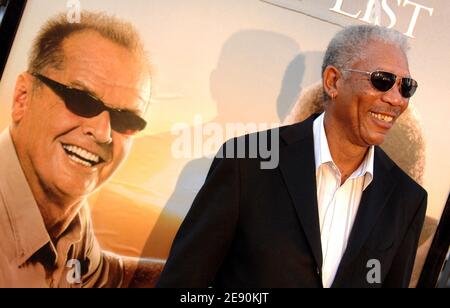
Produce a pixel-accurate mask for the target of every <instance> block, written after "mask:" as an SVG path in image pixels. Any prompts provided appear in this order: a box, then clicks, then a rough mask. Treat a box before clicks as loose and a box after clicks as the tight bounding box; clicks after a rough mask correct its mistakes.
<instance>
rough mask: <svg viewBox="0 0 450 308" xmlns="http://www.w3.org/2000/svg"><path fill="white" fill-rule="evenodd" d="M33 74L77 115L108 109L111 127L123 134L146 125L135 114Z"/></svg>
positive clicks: (98, 112) (131, 133)
mask: <svg viewBox="0 0 450 308" xmlns="http://www.w3.org/2000/svg"><path fill="white" fill-rule="evenodd" d="M33 76H35V77H36V78H38V79H39V80H41V81H42V82H43V83H45V84H46V85H47V86H48V87H50V88H51V89H52V90H53V91H54V92H55V94H57V95H58V96H59V97H60V98H61V99H62V100H63V101H64V104H65V105H66V108H67V109H68V110H69V111H70V112H72V113H74V114H76V115H77V116H80V117H84V118H93V117H95V116H98V115H99V114H100V113H102V112H104V111H108V112H109V115H110V117H111V128H112V129H113V130H115V131H117V132H119V133H121V134H124V135H135V134H136V133H138V132H139V131H141V130H143V129H144V128H145V126H146V125H147V122H145V120H144V119H142V118H141V117H139V116H138V115H137V114H135V113H133V112H131V111H119V110H114V109H111V108H108V107H107V106H105V104H104V103H103V102H101V101H100V100H98V99H96V98H95V97H93V96H91V95H89V93H87V92H85V91H82V90H78V89H73V88H69V87H67V86H65V85H63V84H60V83H58V82H56V81H54V80H51V79H49V78H47V77H45V76H42V75H39V74H33Z"/></svg>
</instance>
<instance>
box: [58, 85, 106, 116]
mask: <svg viewBox="0 0 450 308" xmlns="http://www.w3.org/2000/svg"><path fill="white" fill-rule="evenodd" d="M64 92H65V93H64V95H63V98H64V102H65V104H66V107H67V109H69V110H70V111H71V112H73V113H74V114H76V115H78V116H80V117H84V118H92V117H95V116H98V115H99V114H100V113H102V112H103V111H105V110H106V108H105V107H104V106H103V104H102V103H101V102H99V101H97V100H96V99H95V98H93V97H92V96H90V95H89V94H87V93H86V92H84V91H81V90H76V89H66V90H65V91H64Z"/></svg>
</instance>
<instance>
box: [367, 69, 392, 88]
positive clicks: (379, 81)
mask: <svg viewBox="0 0 450 308" xmlns="http://www.w3.org/2000/svg"><path fill="white" fill-rule="evenodd" d="M396 79H397V77H396V76H395V75H394V74H392V73H388V72H373V73H372V75H371V78H370V81H371V82H372V84H373V86H374V87H375V89H377V90H379V91H382V92H386V91H389V90H390V89H391V88H392V87H393V86H394V84H395V81H396Z"/></svg>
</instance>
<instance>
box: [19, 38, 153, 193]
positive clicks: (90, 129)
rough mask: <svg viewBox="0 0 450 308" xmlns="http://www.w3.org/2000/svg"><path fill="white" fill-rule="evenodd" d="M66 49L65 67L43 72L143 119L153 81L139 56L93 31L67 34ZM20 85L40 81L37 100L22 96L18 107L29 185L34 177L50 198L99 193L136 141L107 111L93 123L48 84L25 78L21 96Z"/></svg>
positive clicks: (106, 103) (99, 115) (94, 118)
mask: <svg viewBox="0 0 450 308" xmlns="http://www.w3.org/2000/svg"><path fill="white" fill-rule="evenodd" d="M62 50H63V54H64V61H63V65H62V67H61V69H58V70H56V69H51V68H50V69H46V70H45V71H44V72H41V74H42V75H44V76H45V77H47V78H49V79H52V80H54V81H57V82H59V83H61V84H63V85H66V86H69V87H72V88H76V89H80V90H83V91H86V92H88V93H90V94H92V95H93V96H95V97H96V98H98V99H100V100H101V101H102V102H104V103H105V105H107V106H108V107H111V108H114V109H120V110H127V111H131V112H133V113H135V114H137V115H140V116H142V115H143V114H144V112H145V108H146V104H147V102H148V99H149V96H150V78H149V73H148V71H147V70H145V67H144V66H143V64H142V61H139V59H138V58H137V57H136V56H135V55H133V53H131V52H130V51H128V50H126V49H125V48H123V47H121V46H119V45H117V44H115V43H113V42H111V41H109V40H107V39H105V38H103V37H102V36H100V35H99V34H98V33H96V32H93V31H83V32H79V33H75V34H73V35H71V36H69V37H68V38H66V39H65V40H64V41H63V43H62ZM20 80H24V81H23V82H22V84H23V85H22V86H23V87H29V88H32V87H33V86H32V84H33V83H35V84H38V86H37V87H35V88H33V90H32V91H31V92H32V94H31V95H30V94H28V95H24V96H23V97H21V96H20V95H17V94H16V95H15V102H14V107H13V122H14V125H15V126H17V127H18V132H19V133H18V134H17V138H16V139H17V140H15V143H16V148H17V149H18V152H21V153H24V155H23V157H21V161H24V162H22V167H23V168H24V171H25V173H26V174H31V176H30V175H28V176H27V178H28V181H30V179H29V177H33V178H34V177H35V178H36V179H37V180H38V181H39V184H40V186H42V187H43V188H44V191H46V193H49V194H53V195H55V196H56V197H61V198H67V197H69V198H82V197H84V196H86V195H88V194H89V193H91V192H93V191H94V190H95V189H96V188H98V187H99V186H100V185H101V184H103V183H104V182H105V181H106V180H107V179H108V178H110V177H111V175H112V174H113V173H114V171H115V170H117V168H118V167H119V165H120V164H121V163H122V162H123V161H124V159H125V158H126V156H127V154H128V153H129V151H130V147H131V143H132V139H131V137H130V136H129V135H127V134H123V133H120V132H118V131H116V130H114V127H112V126H111V114H110V113H109V112H108V111H103V112H101V113H100V114H98V115H96V116H94V117H90V118H87V117H82V116H79V115H77V114H75V113H73V112H71V111H70V110H68V109H67V107H66V105H65V103H64V101H63V100H62V98H61V97H60V96H58V95H57V94H56V93H55V92H54V91H53V90H52V89H51V88H50V87H49V86H48V85H45V84H44V83H39V82H38V81H37V80H36V78H35V77H33V76H31V75H29V74H26V77H22V78H19V82H18V85H17V86H16V93H17V92H18V89H17V88H20V87H21V82H20ZM19 90H20V89H19ZM19 92H20V91H19ZM29 92H30V91H29ZM22 99H23V102H21V100H22ZM23 106H24V107H23ZM19 156H20V154H19ZM31 180H32V179H31Z"/></svg>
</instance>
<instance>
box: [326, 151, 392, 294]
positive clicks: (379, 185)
mask: <svg viewBox="0 0 450 308" xmlns="http://www.w3.org/2000/svg"><path fill="white" fill-rule="evenodd" d="M392 166H393V163H392V161H391V160H390V159H388V158H387V156H386V154H384V153H383V152H382V151H381V149H379V148H378V147H376V148H375V162H374V177H373V181H372V183H371V184H370V185H369V186H368V187H367V189H366V190H365V191H364V193H363V195H362V197H361V201H360V204H359V209H358V213H357V214H356V218H355V222H354V224H353V228H352V231H351V233H350V237H349V239H348V244H347V248H346V250H345V253H344V255H343V257H342V260H341V263H340V265H339V269H338V272H337V273H336V278H335V280H334V282H333V287H335V286H339V285H340V284H341V283H345V281H343V280H342V277H341V275H340V272H341V271H342V269H343V268H344V267H346V266H348V265H350V264H351V262H352V261H353V259H354V258H355V257H356V256H357V255H358V254H359V252H360V250H361V248H362V246H363V245H364V243H365V242H366V240H367V238H368V236H369V235H370V232H371V231H372V229H373V227H374V226H375V223H376V222H377V220H378V216H379V215H380V214H381V212H382V210H383V208H384V207H385V206H386V204H387V202H388V200H389V198H390V196H391V194H392V192H393V191H394V188H395V185H396V183H397V182H396V180H395V179H393V178H392V175H391V174H390V169H391V168H392Z"/></svg>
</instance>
